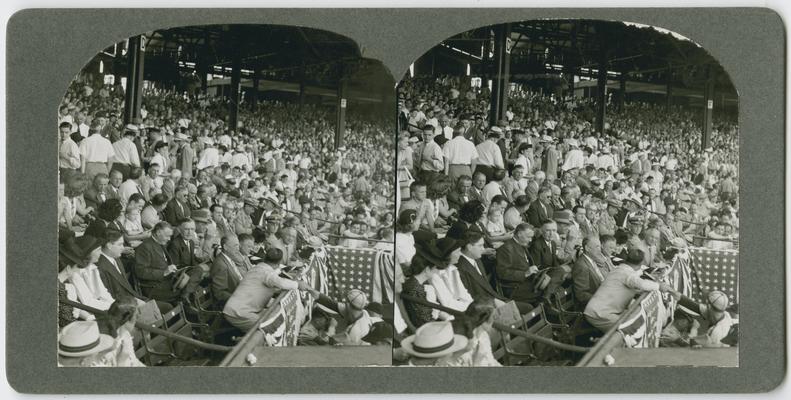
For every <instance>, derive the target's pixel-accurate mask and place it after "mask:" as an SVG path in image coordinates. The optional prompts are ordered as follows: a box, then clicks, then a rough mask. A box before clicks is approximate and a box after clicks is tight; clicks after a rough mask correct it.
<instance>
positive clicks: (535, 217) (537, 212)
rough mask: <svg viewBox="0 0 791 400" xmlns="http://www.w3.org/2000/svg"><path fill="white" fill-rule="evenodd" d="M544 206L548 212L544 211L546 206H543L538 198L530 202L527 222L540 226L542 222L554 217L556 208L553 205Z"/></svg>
mask: <svg viewBox="0 0 791 400" xmlns="http://www.w3.org/2000/svg"><path fill="white" fill-rule="evenodd" d="M544 207H545V208H546V212H544V208H542V207H541V204H539V201H538V200H536V201H534V202H532V203H530V207H528V208H527V222H529V223H530V225H533V226H534V227H536V228H540V227H541V224H543V223H544V222H546V221H549V220H551V219H552V214H554V213H555V209H554V208H553V207H552V206H551V205H545V206H544Z"/></svg>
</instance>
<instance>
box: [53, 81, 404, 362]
mask: <svg viewBox="0 0 791 400" xmlns="http://www.w3.org/2000/svg"><path fill="white" fill-rule="evenodd" d="M142 97H143V101H142V107H141V110H140V113H141V120H140V121H136V123H134V124H126V125H124V124H123V123H122V121H123V113H124V88H123V86H122V85H120V84H116V85H108V84H104V83H103V82H102V81H101V78H100V77H96V76H93V75H91V74H87V73H84V74H81V75H79V76H78V77H77V78H76V79H75V81H74V82H73V83H72V85H71V86H70V87H69V88H68V90H67V92H66V94H65V95H64V97H63V100H62V102H61V104H60V108H59V110H58V131H59V135H60V139H61V145H60V152H59V170H60V182H59V191H58V225H59V241H60V258H59V259H60V262H59V264H60V268H59V271H60V272H59V294H60V295H61V298H64V299H69V300H72V301H76V302H79V303H82V304H84V305H88V306H90V307H93V308H95V309H98V310H101V311H107V310H112V309H113V305H114V304H120V303H119V302H126V303H130V302H131V303H132V304H133V305H134V304H137V305H138V306H140V307H143V306H144V305H145V304H156V308H158V309H159V311H160V312H167V311H168V310H170V309H172V308H173V307H176V306H179V305H181V306H183V307H184V308H185V310H187V312H189V311H194V310H195V309H196V308H197V307H198V305H197V304H195V302H196V299H195V297H194V294H195V293H196V292H197V291H198V289H200V288H205V289H207V290H208V291H209V293H211V296H212V298H213V299H214V301H215V303H214V304H213V305H212V308H213V309H215V310H218V311H222V312H223V315H224V317H225V319H226V320H227V322H228V323H230V324H231V325H232V326H234V327H236V328H238V329H240V330H242V331H246V330H247V329H249V328H251V327H252V326H253V323H254V322H255V321H256V320H257V318H258V316H259V315H260V314H261V312H262V311H263V309H264V308H265V307H266V306H267V304H268V303H269V301H270V299H272V298H274V297H276V295H277V292H278V291H279V290H283V289H298V290H302V291H309V292H311V293H312V294H313V295H314V297H317V298H318V297H325V296H323V295H322V296H319V294H318V293H317V292H315V290H313V289H312V288H311V287H309V286H308V285H307V284H306V283H305V282H304V281H303V280H299V279H297V277H298V276H299V275H300V272H301V271H304V270H305V268H306V267H307V266H306V263H307V262H308V260H309V258H310V254H311V251H313V249H315V248H317V247H321V246H323V245H327V244H330V245H342V246H347V247H374V246H379V247H381V246H384V247H389V248H390V249H392V236H393V235H392V229H393V220H394V217H393V212H392V210H393V199H394V187H393V184H392V182H393V178H392V176H393V165H394V162H393V139H392V135H391V134H390V132H391V129H392V126H388V125H390V124H387V122H386V121H383V120H382V119H381V118H378V119H377V118H376V117H375V116H369V115H364V114H361V113H355V111H354V110H353V107H352V110H350V112H348V113H347V124H346V132H345V133H344V135H343V136H344V144H345V146H341V147H339V148H335V146H334V137H335V132H334V130H335V124H334V113H333V110H332V109H330V108H326V107H322V106H318V105H313V104H304V105H300V104H296V103H289V102H283V101H280V102H278V101H260V102H258V104H257V105H256V107H254V108H253V107H251V104H249V102H241V103H240V105H239V113H238V126H236V127H233V126H228V121H229V112H228V109H229V103H228V102H229V100H228V99H227V98H225V97H211V96H206V95H187V94H184V93H178V92H175V91H168V90H162V89H155V88H146V89H145V91H144V93H143V96H142ZM388 243H389V244H388ZM262 287H263V288H264V289H265V290H264V289H262ZM130 299H131V300H130ZM323 300H327V299H326V298H324V299H323ZM364 303H367V300H366V299H359V298H355V300H354V302H352V303H350V304H351V306H349V307H350V308H349V307H346V306H345V305H344V304H346V303H341V305H340V306H339V305H338V304H337V303H334V302H331V301H330V302H328V307H329V308H330V309H338V308H342V309H346V308H348V310H347V311H348V312H347V314H349V315H351V316H355V317H357V318H355V319H353V320H351V321H349V325H350V327H351V326H352V325H353V324H354V323H355V321H358V320H361V319H360V316H361V315H369V312H367V311H365V312H363V311H362V307H365V306H366V304H364ZM356 307H361V309H360V310H357V308H356ZM370 314H371V315H374V313H373V312H371V313H370ZM59 315H60V321H59V322H60V327H61V328H65V327H69V326H72V325H73V324H74V323H75V321H76V322H77V323H80V322H85V321H93V320H95V319H96V316H94V315H93V314H91V313H90V312H86V311H85V310H80V309H79V308H72V307H69V306H68V305H66V304H63V303H62V304H61V309H60V314H59ZM124 322H126V321H124ZM364 322H365V323H366V324H367V326H366V327H365V328H366V329H363V330H364V331H365V332H362V334H361V331H360V327H357V328H356V329H357V333H356V335H357V336H359V337H358V338H357V340H356V341H357V342H360V337H362V336H365V334H366V333H367V332H368V330H369V328H371V325H373V324H374V322H376V321H375V320H372V319H371V318H368V317H366V319H365V321H364ZM89 325H90V324H89ZM120 325H123V326H125V327H127V328H129V329H127V331H128V330H130V329H131V327H133V326H134V322H132V324H131V325H130V324H125V325H124V324H120ZM358 325H359V324H358ZM100 328H101V329H102V333H101V334H102V335H105V334H107V335H110V336H113V337H116V340H120V339H118V338H120V337H121V336H118V332H116V331H115V330H112V329H110V330H107V329H105V328H104V327H103V326H102V325H101V324H100ZM85 329H86V331H91V332H92V331H93V328H92V327H90V326H87V328H85ZM105 330H107V331H106V332H105ZM69 331H70V332H72V333H74V332H76V331H75V330H74V329H72V328H69ZM63 336H64V337H65V335H63ZM76 336H79V335H76ZM240 336H241V335H240ZM127 337H128V334H125V335H123V338H125V339H124V340H127V339H128V338H127ZM355 344H360V343H355ZM61 345H62V346H63V342H62V341H61ZM116 347H117V348H121V347H118V346H116ZM122 348H125V349H126V348H129V346H127V345H124V346H123V347H122ZM66 354H69V353H68V352H66ZM132 356H133V355H132ZM127 358H128V357H127ZM125 359H126V358H125ZM130 364H134V365H140V364H139V363H135V362H130Z"/></svg>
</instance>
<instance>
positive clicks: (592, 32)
mask: <svg viewBox="0 0 791 400" xmlns="http://www.w3.org/2000/svg"><path fill="white" fill-rule="evenodd" d="M492 28H493V27H492V26H487V27H482V28H479V29H475V30H472V31H468V32H464V33H462V34H459V35H456V36H454V37H451V38H449V39H447V40H445V41H444V42H443V43H442V44H441V45H440V46H439V47H438V48H436V49H437V50H438V51H440V52H442V54H443V55H445V56H449V57H454V58H456V59H458V60H459V61H461V62H464V63H470V64H472V65H480V64H482V58H483V57H482V56H483V51H484V50H483V49H484V43H485V42H486V41H487V40H490V39H489V38H491V37H493V35H491V31H492ZM510 39H511V44H512V51H511V75H512V76H513V78H514V79H515V80H518V79H519V77H520V75H531V74H532V75H535V74H545V73H548V72H555V73H559V72H562V71H563V69H562V67H566V68H568V67H570V66H573V67H574V68H575V70H576V74H577V75H583V76H586V75H587V76H590V77H592V78H594V79H595V74H594V71H593V70H595V69H598V65H599V55H600V52H601V51H602V50H605V51H606V52H607V60H608V71H611V72H616V73H619V74H620V73H628V74H629V76H628V80H629V81H633V82H634V81H638V82H644V83H654V84H662V85H664V84H666V83H667V82H668V80H670V82H671V83H672V84H673V85H674V86H679V87H685V88H689V89H693V88H695V89H697V88H699V89H701V90H702V88H703V86H704V83H705V80H706V77H707V75H706V74H707V69H708V67H709V66H713V68H714V70H715V71H716V73H717V74H716V75H717V80H716V83H715V90H716V91H718V92H720V93H732V94H733V95H735V94H736V91H735V89H734V87H733V84H732V82H731V80H730V77H729V76H728V74H727V73H725V72H724V70H723V69H722V66H721V65H720V64H719V62H717V60H716V59H714V58H713V57H712V56H711V55H710V54H709V53H708V52H707V51H706V50H705V49H703V48H702V47H700V46H698V45H697V44H695V43H694V42H692V41H691V40H688V39H686V38H684V37H683V36H680V35H678V34H675V33H672V32H669V31H666V30H663V29H655V28H653V27H650V26H645V25H639V24H631V23H623V22H613V21H594V20H531V21H523V22H516V23H512V24H511V36H510ZM490 48H491V47H490ZM671 69H672V74H671V73H670V71H671ZM611 77H612V74H611Z"/></svg>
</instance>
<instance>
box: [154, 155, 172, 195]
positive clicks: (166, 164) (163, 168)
mask: <svg viewBox="0 0 791 400" xmlns="http://www.w3.org/2000/svg"><path fill="white" fill-rule="evenodd" d="M153 164H156V165H159V171H160V173H162V174H164V173H167V172H168V171H170V160H168V159H166V158H165V157H163V156H162V154H159V153H156V154H154V157H151V165H153ZM160 187H161V186H160Z"/></svg>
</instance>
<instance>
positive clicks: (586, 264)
mask: <svg viewBox="0 0 791 400" xmlns="http://www.w3.org/2000/svg"><path fill="white" fill-rule="evenodd" d="M694 39H695V38H687V37H684V36H683V35H682V34H679V33H676V32H671V31H669V30H666V29H663V28H661V27H655V26H648V25H643V24H639V23H633V22H625V21H622V22H619V21H604V20H528V21H520V22H511V23H505V24H500V25H492V26H486V27H481V28H478V29H474V30H470V31H467V32H463V33H460V34H458V35H455V36H453V37H451V38H448V39H446V40H444V41H442V42H441V43H439V44H437V45H436V46H435V47H433V48H432V49H430V50H429V51H427V52H426V53H425V54H423V55H422V56H421V57H420V58H418V59H417V60H415V62H414V63H413V64H412V65H411V66H410V67H409V71H408V72H407V73H406V74H405V75H404V76H403V78H402V80H401V81H400V83H399V85H398V87H397V95H398V153H397V176H398V191H397V195H396V203H397V204H396V207H397V214H396V224H395V225H396V234H395V241H396V250H395V254H396V255H395V260H396V279H395V280H396V283H395V291H396V296H395V297H396V298H395V308H396V310H395V313H394V314H395V319H394V327H395V337H394V344H393V364H394V365H399V366H440V367H483V366H492V367H494V366H580V367H659V366H663V367H667V366H687V367H688V366H715V367H737V366H738V336H739V335H738V331H739V329H738V327H739V285H738V280H739V126H738V116H739V98H738V94H737V91H736V89H735V88H734V86H733V83H732V82H731V79H730V77H729V75H728V72H727V71H725V70H724V69H723V68H722V66H721V65H720V63H719V62H718V61H717V59H715V58H714V57H713V56H712V55H711V54H709V53H708V52H707V50H706V49H705V48H703V47H701V46H699V45H698V44H696V43H695V41H694Z"/></svg>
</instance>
